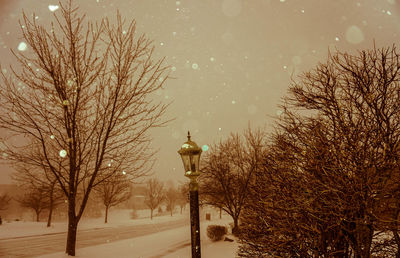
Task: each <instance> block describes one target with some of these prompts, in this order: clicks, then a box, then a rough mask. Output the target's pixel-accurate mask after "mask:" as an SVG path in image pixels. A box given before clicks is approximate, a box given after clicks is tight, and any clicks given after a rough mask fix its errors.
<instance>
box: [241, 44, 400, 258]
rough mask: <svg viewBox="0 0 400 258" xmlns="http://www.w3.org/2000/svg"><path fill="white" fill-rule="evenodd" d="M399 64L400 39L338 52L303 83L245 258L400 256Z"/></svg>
mask: <svg viewBox="0 0 400 258" xmlns="http://www.w3.org/2000/svg"><path fill="white" fill-rule="evenodd" d="M399 69H400V56H399V54H398V53H397V51H396V48H395V47H394V46H393V47H388V48H381V49H377V48H373V49H371V50H365V51H360V52H359V53H358V55H349V54H347V53H340V52H338V53H336V54H333V55H330V56H329V59H328V62H327V63H325V64H319V65H318V66H317V67H316V68H315V69H314V70H312V71H310V72H307V73H304V74H303V75H302V76H301V77H300V79H299V81H298V82H293V85H292V86H291V87H290V92H289V95H288V96H287V97H286V98H285V103H284V105H283V109H284V112H283V114H282V116H281V117H280V119H279V120H278V128H277V131H276V133H275V134H274V135H273V137H272V138H271V146H270V148H269V151H268V154H267V155H266V156H265V163H264V172H258V173H256V176H255V178H256V179H255V181H254V184H253V185H252V187H251V189H252V191H251V193H250V194H249V202H248V205H247V206H246V208H245V211H244V213H243V217H242V219H243V223H244V225H246V226H245V229H244V230H243V233H242V235H241V241H242V245H241V247H240V255H241V256H245V257H254V256H263V255H264V256H268V255H270V256H290V257H372V256H373V257H388V256H391V257H393V256H400V248H399V247H400V242H398V241H397V240H398V239H399V235H398V226H397V225H398V219H399V218H398V207H399V206H398V203H399V194H400V191H399V190H400V181H399V172H400V170H399V165H400V163H399V162H398V161H399V157H400V149H399V146H400V113H399V112H397V111H398V110H399V107H400V94H398V93H399V91H398V86H399V81H400V72H399ZM390 231H391V234H388V233H389V232H390Z"/></svg>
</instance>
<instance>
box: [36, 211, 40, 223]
mask: <svg viewBox="0 0 400 258" xmlns="http://www.w3.org/2000/svg"><path fill="white" fill-rule="evenodd" d="M35 212H36V222H39V217H40V211H38V210H37V211H35Z"/></svg>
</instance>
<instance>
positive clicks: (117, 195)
mask: <svg viewBox="0 0 400 258" xmlns="http://www.w3.org/2000/svg"><path fill="white" fill-rule="evenodd" d="M94 190H95V191H96V192H97V194H98V196H99V198H100V199H101V200H102V201H103V204H104V206H105V216H104V223H107V222H108V210H109V209H110V208H111V207H113V206H116V205H118V204H120V203H123V202H124V201H126V200H128V199H129V198H130V197H131V194H132V184H131V181H130V180H129V178H127V176H126V172H125V171H123V172H122V173H120V174H114V175H113V176H111V177H110V178H108V179H106V180H104V181H103V182H102V183H101V184H99V185H98V186H96V188H94Z"/></svg>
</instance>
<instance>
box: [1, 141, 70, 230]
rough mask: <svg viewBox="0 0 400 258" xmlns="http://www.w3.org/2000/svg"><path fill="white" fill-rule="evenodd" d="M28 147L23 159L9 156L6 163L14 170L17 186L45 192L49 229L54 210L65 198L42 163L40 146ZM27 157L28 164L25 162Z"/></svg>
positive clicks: (13, 176)
mask: <svg viewBox="0 0 400 258" xmlns="http://www.w3.org/2000/svg"><path fill="white" fill-rule="evenodd" d="M30 147H31V148H30V149H29V150H25V154H24V157H21V156H19V155H10V156H9V159H8V161H9V163H10V164H12V166H13V167H14V169H15V170H16V172H15V173H14V174H13V175H12V179H13V181H14V182H16V183H17V185H19V186H22V187H25V188H28V189H37V190H38V191H44V192H45V195H47V198H48V202H49V203H48V210H49V213H48V217H47V227H50V226H51V220H52V215H53V211H54V209H55V208H56V207H57V206H58V205H59V204H61V203H63V202H64V199H65V198H64V194H63V192H62V190H61V188H60V187H59V184H58V183H57V179H56V177H55V176H54V175H53V173H51V171H50V169H48V167H47V165H46V162H44V157H43V155H41V148H40V146H38V145H35V144H33V143H32V144H31V145H30ZM28 152H29V155H28ZM28 157H29V162H25V160H27V158H28ZM19 158H22V159H19ZM59 162H61V160H60V161H59ZM58 168H59V169H60V168H61V165H58Z"/></svg>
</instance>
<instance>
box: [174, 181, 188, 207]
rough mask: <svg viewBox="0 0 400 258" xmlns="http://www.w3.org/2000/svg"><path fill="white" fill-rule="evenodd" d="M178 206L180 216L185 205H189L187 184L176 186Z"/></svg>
mask: <svg viewBox="0 0 400 258" xmlns="http://www.w3.org/2000/svg"><path fill="white" fill-rule="evenodd" d="M178 195H179V196H178V200H177V202H178V205H179V207H180V209H181V214H182V210H183V209H184V208H185V207H186V205H187V204H188V203H189V184H188V183H186V184H185V183H182V184H180V185H179V186H178Z"/></svg>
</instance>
